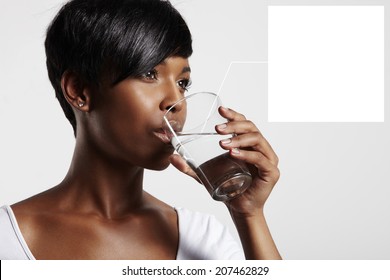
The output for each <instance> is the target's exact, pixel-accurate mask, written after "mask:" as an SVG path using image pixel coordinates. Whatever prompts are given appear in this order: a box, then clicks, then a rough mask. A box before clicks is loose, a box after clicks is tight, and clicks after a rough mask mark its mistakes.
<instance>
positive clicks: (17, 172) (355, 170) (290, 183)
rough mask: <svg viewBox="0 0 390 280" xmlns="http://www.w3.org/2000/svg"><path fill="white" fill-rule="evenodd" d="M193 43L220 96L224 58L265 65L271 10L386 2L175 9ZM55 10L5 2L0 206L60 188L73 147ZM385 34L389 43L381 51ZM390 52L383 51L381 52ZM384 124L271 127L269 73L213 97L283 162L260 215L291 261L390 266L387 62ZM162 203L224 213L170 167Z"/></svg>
mask: <svg viewBox="0 0 390 280" xmlns="http://www.w3.org/2000/svg"><path fill="white" fill-rule="evenodd" d="M172 2H173V3H174V5H175V6H176V7H177V9H178V10H179V11H180V12H181V13H182V14H183V16H184V18H185V19H186V20H187V22H188V24H189V26H190V29H191V31H192V33H193V38H194V50H195V52H194V55H193V56H192V58H191V67H192V69H193V75H192V78H193V87H192V90H193V91H199V90H207V91H217V90H218V89H219V88H220V85H221V82H222V80H223V78H224V76H225V74H226V70H227V68H228V66H229V64H230V62H231V61H266V60H267V5H268V4H269V5H384V6H385V8H386V10H385V15H386V17H385V25H386V26H385V28H386V30H385V31H386V32H387V28H388V26H389V16H388V15H387V12H388V7H389V1H386V0H382V1H357V0H353V1H352V0H350V1H340V0H338V1H335V0H334V1H330V0H329V1H309V0H306V1H295V0H294V1H287V0H284V1H282V0H280V1H276V0H270V1H261V0H243V1H236V0H175V1H172ZM61 3H62V1H58V0H41V1H28V0H24V1H22V0H19V1H10V0H7V1H6V0H0V34H1V44H0V87H1V91H0V129H1V132H0V204H1V205H2V204H12V203H14V202H16V201H19V200H21V199H23V198H26V197H28V196H31V195H33V194H35V193H38V192H40V191H43V190H45V189H47V188H49V187H51V186H53V185H55V184H57V183H58V182H59V181H60V180H61V179H62V178H63V176H64V175H65V173H66V171H67V168H68V165H69V162H70V160H71V156H72V152H73V146H74V138H73V134H72V130H71V126H70V125H69V124H68V122H67V120H66V119H65V117H64V116H63V113H62V111H61V108H60V106H59V105H58V102H57V101H56V99H55V97H54V92H53V90H52V88H51V86H50V83H49V81H48V78H47V74H46V68H45V56H44V49H43V41H44V37H45V29H46V27H47V25H48V23H49V21H50V20H51V18H52V17H53V15H54V14H55V13H56V11H57V10H58V9H59V7H60V6H61ZM388 43H389V36H388V35H387V34H386V38H385V45H386V46H388ZM386 46H385V49H386ZM385 60H386V61H385V68H386V69H385V71H386V72H385V76H386V79H385V122H384V123H269V122H268V121H267V64H257V63H251V64H248V63H246V64H234V65H233V66H232V67H231V71H230V72H229V74H228V76H227V79H226V82H225V83H224V86H223V87H222V90H221V92H220V94H221V97H222V99H223V102H224V103H225V105H227V106H229V107H232V108H234V109H236V110H238V111H240V112H243V113H244V114H245V115H246V116H247V118H249V119H251V120H253V121H254V122H255V123H256V124H257V125H258V127H259V128H260V130H261V131H262V133H263V134H264V135H265V136H266V138H267V139H268V140H269V142H270V143H271V144H272V146H273V147H274V149H275V151H276V152H277V154H278V155H279V158H280V170H281V174H282V175H281V179H280V181H279V182H278V184H277V186H276V187H275V189H274V191H273V193H272V195H271V197H270V198H269V200H268V202H267V206H266V216H267V219H268V222H269V226H270V228H271V231H272V233H273V236H274V239H275V241H276V243H277V245H278V247H279V250H280V252H281V254H282V255H283V257H284V258H286V259H390V241H389V236H390V203H388V200H389V198H390V190H389V186H390V176H389V167H390V147H389V143H390V141H389V140H390V139H389V138H390V127H389V98H388V97H387V92H388V89H389V79H388V77H389V72H390V71H389V65H390V64H389V55H388V53H386V54H385ZM145 177H146V179H145V188H146V189H147V190H148V191H150V192H151V193H153V194H155V195H156V196H157V197H159V198H161V199H162V200H164V201H166V202H168V203H170V204H172V205H175V206H181V207H187V208H189V209H192V210H197V211H202V212H208V213H213V214H214V215H215V216H217V217H218V219H220V220H221V221H222V222H224V223H225V224H227V225H228V226H229V227H230V228H231V230H232V232H233V234H234V235H235V236H236V237H237V234H236V233H235V230H234V226H233V224H232V222H231V220H230V217H229V215H228V212H227V211H226V209H225V207H224V205H223V204H221V203H218V202H215V201H213V200H211V199H210V198H209V195H208V193H207V192H206V191H205V190H203V187H202V186H200V185H198V184H197V183H196V182H194V181H193V180H192V179H190V178H187V177H186V176H185V175H182V174H179V173H178V172H177V171H176V170H174V169H173V168H168V169H167V170H166V171H164V172H152V171H147V172H146V176H145Z"/></svg>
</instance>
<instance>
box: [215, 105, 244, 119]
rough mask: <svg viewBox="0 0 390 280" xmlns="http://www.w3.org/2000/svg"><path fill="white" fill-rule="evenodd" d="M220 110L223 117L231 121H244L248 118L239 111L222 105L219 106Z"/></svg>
mask: <svg viewBox="0 0 390 280" xmlns="http://www.w3.org/2000/svg"><path fill="white" fill-rule="evenodd" d="M218 112H219V114H220V115H221V116H222V117H224V118H226V119H228V120H229V121H244V120H246V118H245V116H244V115H243V114H240V113H238V112H236V111H234V110H232V109H230V108H226V107H223V106H220V107H219V108H218Z"/></svg>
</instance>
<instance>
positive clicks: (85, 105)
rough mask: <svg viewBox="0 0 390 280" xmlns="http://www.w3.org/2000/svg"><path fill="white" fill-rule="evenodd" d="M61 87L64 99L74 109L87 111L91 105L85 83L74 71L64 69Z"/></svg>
mask: <svg viewBox="0 0 390 280" xmlns="http://www.w3.org/2000/svg"><path fill="white" fill-rule="evenodd" d="M61 88H62V93H63V94H64V97H65V99H66V100H67V101H68V103H69V104H70V105H71V106H72V107H73V108H75V109H77V110H79V111H82V112H88V111H89V109H90V106H91V96H90V90H89V88H88V86H87V84H86V83H85V82H84V81H83V80H82V79H81V78H80V77H79V76H78V75H77V74H76V73H74V72H72V71H65V73H64V74H63V75H62V77H61Z"/></svg>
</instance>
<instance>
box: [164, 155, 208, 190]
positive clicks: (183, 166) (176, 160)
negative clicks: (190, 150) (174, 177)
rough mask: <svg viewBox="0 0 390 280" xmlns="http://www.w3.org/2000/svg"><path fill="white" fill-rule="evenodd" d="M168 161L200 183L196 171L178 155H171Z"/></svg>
mask: <svg viewBox="0 0 390 280" xmlns="http://www.w3.org/2000/svg"><path fill="white" fill-rule="evenodd" d="M169 161H170V163H171V164H172V165H173V166H174V167H175V168H176V169H177V170H179V171H180V172H183V173H184V174H187V175H188V176H190V177H192V178H194V179H195V180H196V181H198V182H199V183H201V181H200V180H199V178H198V176H197V175H196V173H195V172H194V171H193V170H192V169H191V167H190V166H189V165H188V164H187V162H186V161H185V160H184V159H183V158H182V157H181V156H179V155H176V154H174V155H171V156H170V157H169Z"/></svg>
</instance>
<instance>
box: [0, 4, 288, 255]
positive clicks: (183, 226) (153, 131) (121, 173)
mask: <svg viewBox="0 0 390 280" xmlns="http://www.w3.org/2000/svg"><path fill="white" fill-rule="evenodd" d="M45 48H46V56H47V68H48V73H49V78H50V81H51V83H52V85H53V87H54V89H55V92H56V96H57V98H58V100H59V102H60V104H61V106H62V108H63V110H64V113H65V115H66V117H67V118H68V120H69V121H70V123H71V125H72V126H73V129H74V134H75V137H76V146H75V151H74V155H73V159H72V163H71V166H70V168H69V171H68V173H67V175H66V176H65V178H64V180H63V181H62V182H61V183H60V184H58V185H57V186H55V187H53V188H51V189H49V190H47V191H45V192H43V193H40V194H38V195H36V196H34V197H31V198H28V199H26V200H24V201H22V202H19V203H16V204H14V205H12V206H4V207H2V208H1V209H0V229H1V230H0V232H1V233H0V237H1V240H2V242H1V245H0V258H1V259H225V258H226V259H229V258H243V257H244V255H243V251H244V254H245V257H246V258H248V259H279V258H280V255H279V253H278V250H277V249H276V246H275V244H274V242H273V240H272V237H271V234H270V232H269V230H268V227H267V224H266V221H265V219H264V215H263V206H264V203H265V201H266V200H267V198H268V196H269V194H270V192H271V191H272V188H273V186H274V185H275V183H276V181H277V180H278V177H279V171H278V168H277V164H278V159H277V156H276V155H275V153H274V152H273V150H272V148H271V146H270V145H269V144H268V142H267V141H266V140H265V139H264V137H263V136H262V135H261V133H260V132H259V130H258V129H257V128H256V126H255V125H254V124H253V123H252V122H250V121H248V120H246V119H245V117H244V116H243V115H241V114H239V113H237V112H235V111H233V110H231V109H226V108H220V110H219V111H220V114H221V115H222V116H224V117H225V118H227V119H228V120H229V122H228V123H225V124H221V125H219V126H218V127H217V128H216V129H217V132H218V133H220V134H232V133H234V134H236V135H237V136H236V137H233V138H232V139H231V141H230V142H229V141H227V143H226V142H224V143H221V145H222V147H223V148H224V149H226V150H229V151H230V154H231V156H232V157H236V158H239V159H242V160H244V161H246V162H247V163H248V165H250V167H251V172H252V176H253V182H252V185H251V186H250V188H249V189H248V190H247V191H246V192H245V193H244V194H243V195H241V196H239V197H237V198H235V199H233V200H231V201H229V202H226V206H227V207H228V210H229V212H230V214H231V216H232V219H233V221H234V223H235V225H236V227H237V230H238V233H239V235H240V239H241V243H242V248H243V251H242V248H241V246H239V245H238V244H236V243H235V241H234V240H233V238H232V237H231V236H230V234H229V233H228V232H227V231H226V229H225V227H224V226H222V225H221V224H220V223H218V222H217V221H216V220H215V219H214V218H212V217H210V216H208V215H205V214H200V213H193V212H191V211H189V210H186V209H179V208H173V207H171V206H169V205H167V204H165V203H164V202H162V201H160V200H158V199H157V198H155V197H153V196H152V195H150V194H148V193H146V192H145V191H144V190H143V171H144V169H145V168H147V169H153V170H163V169H165V168H167V167H168V165H169V164H173V165H174V166H175V167H176V168H177V169H178V170H180V171H182V172H184V173H186V174H188V175H189V176H192V177H194V178H196V175H195V174H194V173H193V172H192V171H191V169H190V168H189V167H188V166H187V164H186V163H185V162H184V161H183V160H182V159H181V158H180V157H179V156H178V155H173V148H172V146H171V145H168V144H166V143H164V141H161V138H163V136H164V135H162V132H161V131H162V130H161V123H162V116H163V115H164V113H165V112H166V110H167V109H168V108H169V107H170V106H171V105H172V104H174V103H175V102H176V101H177V100H179V99H180V98H182V97H183V95H184V93H185V92H186V90H187V88H188V86H189V84H190V73H191V70H190V66H189V63H188V57H189V56H190V55H191V54H192V47H191V34H190V32H189V30H188V27H187V25H186V23H185V22H184V20H183V19H182V17H181V16H180V14H179V13H178V12H177V11H176V10H175V9H174V8H173V7H172V6H171V4H170V3H169V2H167V1H162V0H118V1H104V0H73V1H70V2H68V3H67V4H66V5H65V6H64V7H63V8H62V9H61V10H60V11H59V13H58V15H57V16H56V17H55V19H54V20H53V22H52V23H51V25H50V27H49V29H48V32H47V37H46V41H45ZM168 187H169V186H168Z"/></svg>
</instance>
